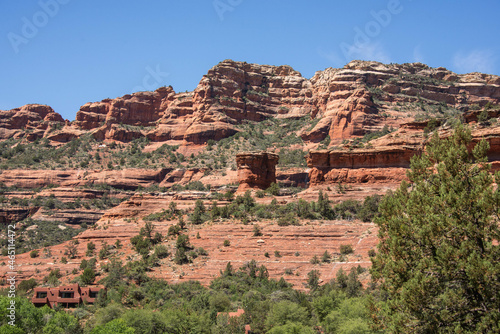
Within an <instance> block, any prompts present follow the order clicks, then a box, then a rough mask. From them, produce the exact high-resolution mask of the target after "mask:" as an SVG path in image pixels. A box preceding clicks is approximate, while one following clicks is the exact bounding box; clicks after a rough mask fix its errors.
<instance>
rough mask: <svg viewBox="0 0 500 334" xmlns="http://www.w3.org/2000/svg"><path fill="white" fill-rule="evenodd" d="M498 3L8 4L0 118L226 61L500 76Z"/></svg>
mask: <svg viewBox="0 0 500 334" xmlns="http://www.w3.org/2000/svg"><path fill="white" fill-rule="evenodd" d="M499 14H500V2H499V1H498V0H484V1H476V2H473V1H470V0H469V1H462V0H443V1H430V0H429V1H428V0H421V1H418V0H383V1H374V0H357V1H336V0H318V1H309V2H306V1H295V0H288V1H273V0H184V1H180V0H179V1H170V0H149V1H126V0H122V1H115V0H109V1H94V0H87V1H82V0H37V1H30V0H26V1H3V2H2V8H1V14H0V18H1V19H0V109H2V110H8V109H12V108H15V107H20V106H22V105H24V104H27V103H42V104H47V105H50V106H52V107H53V108H54V110H55V111H57V112H59V113H60V114H61V115H62V116H63V117H64V118H66V119H69V120H73V119H74V118H75V114H76V112H77V111H78V109H79V107H80V106H81V105H83V104H85V103H86V102H92V101H100V100H102V99H104V98H108V97H109V98H115V97H118V96H122V95H125V94H128V93H131V92H134V91H138V90H152V89H155V88H157V87H160V86H164V85H172V86H173V87H174V89H175V91H178V92H179V91H186V90H189V91H191V90H193V89H194V88H195V87H196V86H197V84H198V82H199V80H200V79H201V77H202V75H203V74H206V72H207V71H208V70H209V69H210V68H211V67H212V66H214V65H216V64H217V63H218V62H219V61H222V60H224V59H233V60H239V61H246V62H251V63H259V64H271V65H283V64H287V65H290V66H292V67H293V68H294V69H296V70H297V71H299V72H301V73H302V75H303V76H304V77H307V78H310V77H311V76H313V75H314V73H315V72H316V71H319V70H323V69H325V68H328V67H342V66H344V65H345V64H346V63H348V62H349V61H350V60H352V59H364V60H377V61H382V62H386V63H388V62H394V63H406V62H414V61H420V62H423V63H426V64H428V65H429V66H432V67H439V66H443V67H446V68H448V69H450V70H453V71H455V72H458V73H467V72H472V71H481V72H486V73H492V74H497V75H499V74H500V57H499V55H500V43H499V42H500V34H499V33H500V20H499V19H498V15H499Z"/></svg>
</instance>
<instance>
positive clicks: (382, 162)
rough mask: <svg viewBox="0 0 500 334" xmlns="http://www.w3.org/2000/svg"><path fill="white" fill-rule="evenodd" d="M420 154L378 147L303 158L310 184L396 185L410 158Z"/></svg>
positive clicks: (410, 150)
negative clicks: (374, 183)
mask: <svg viewBox="0 0 500 334" xmlns="http://www.w3.org/2000/svg"><path fill="white" fill-rule="evenodd" d="M419 153H420V151H419V150H418V149H416V148H414V147H411V146H408V147H404V146H403V147H390V146H389V147H378V148H376V149H356V150H351V151H329V150H322V151H311V152H309V153H308V155H307V156H306V160H307V166H308V167H309V168H311V170H310V171H309V182H310V185H312V186H314V185H319V184H328V183H337V182H348V183H366V182H375V181H377V182H384V181H394V182H399V181H401V180H402V179H403V178H404V175H405V170H406V169H407V168H408V167H410V159H411V157H413V156H414V155H415V154H419Z"/></svg>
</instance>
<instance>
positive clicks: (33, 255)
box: [30, 249, 38, 259]
mask: <svg viewBox="0 0 500 334" xmlns="http://www.w3.org/2000/svg"><path fill="white" fill-rule="evenodd" d="M30 257H31V258H32V259H33V258H35V257H38V250H36V249H34V250H32V251H31V252H30Z"/></svg>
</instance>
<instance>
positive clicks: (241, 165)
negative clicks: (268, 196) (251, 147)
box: [236, 152, 279, 192]
mask: <svg viewBox="0 0 500 334" xmlns="http://www.w3.org/2000/svg"><path fill="white" fill-rule="evenodd" d="M278 160H279V156H278V155H277V154H274V153H270V152H244V153H238V154H237V155H236V165H237V167H238V182H239V184H240V185H239V187H238V192H242V191H246V190H248V189H267V188H268V187H269V186H270V185H271V183H276V164H277V163H278Z"/></svg>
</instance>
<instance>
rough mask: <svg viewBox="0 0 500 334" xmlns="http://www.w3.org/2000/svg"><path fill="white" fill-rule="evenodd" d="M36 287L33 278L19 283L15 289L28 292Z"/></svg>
mask: <svg viewBox="0 0 500 334" xmlns="http://www.w3.org/2000/svg"><path fill="white" fill-rule="evenodd" d="M37 285H38V283H37V282H36V280H35V279H34V278H30V279H28V280H24V281H21V283H19V285H18V286H17V287H18V289H19V290H22V291H29V290H31V289H33V288H34V287H36V286H37Z"/></svg>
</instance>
